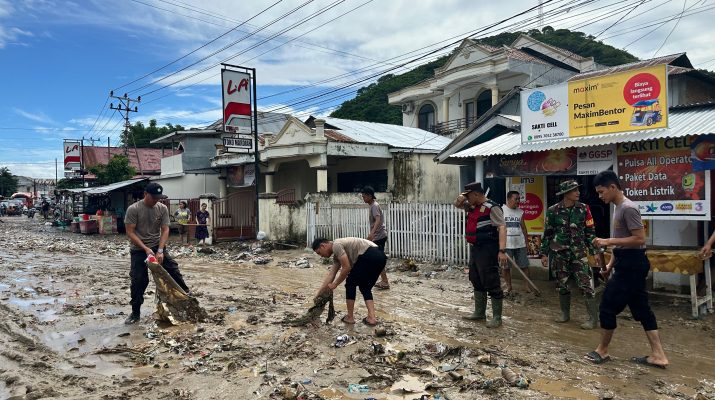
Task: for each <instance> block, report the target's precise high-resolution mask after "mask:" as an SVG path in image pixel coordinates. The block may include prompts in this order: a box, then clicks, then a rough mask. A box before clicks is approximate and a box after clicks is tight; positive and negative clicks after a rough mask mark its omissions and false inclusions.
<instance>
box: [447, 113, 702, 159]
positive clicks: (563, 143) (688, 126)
mask: <svg viewBox="0 0 715 400" xmlns="http://www.w3.org/2000/svg"><path fill="white" fill-rule="evenodd" d="M669 119H670V121H669V125H670V126H669V127H668V128H663V129H653V130H645V131H632V132H622V133H612V134H607V135H596V136H581V137H574V138H568V139H559V140H544V141H539V142H534V143H525V144H522V143H521V133H518V132H515V133H508V134H505V135H501V136H499V137H496V138H494V139H492V140H490V141H488V142H485V143H482V144H479V145H477V146H474V147H470V148H468V149H465V150H462V151H460V152H457V153H454V154H453V155H452V156H451V157H455V158H471V157H477V156H481V157H486V156H492V155H499V154H503V155H510V154H521V153H527V152H531V151H545V150H556V149H566V148H570V147H590V146H600V145H606V144H614V143H621V142H638V141H642V140H653V139H662V138H667V137H682V136H688V135H702V134H707V133H715V107H707V108H705V107H703V108H685V109H676V110H671V111H670V115H669Z"/></svg>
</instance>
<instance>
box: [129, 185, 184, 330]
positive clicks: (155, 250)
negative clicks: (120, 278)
mask: <svg viewBox="0 0 715 400" xmlns="http://www.w3.org/2000/svg"><path fill="white" fill-rule="evenodd" d="M163 192H164V189H163V188H162V187H161V185H159V184H158V183H154V182H152V183H150V184H148V185H147V186H146V188H145V189H144V198H143V199H141V200H139V201H137V202H136V203H134V204H132V205H131V206H129V208H127V213H126V215H125V217H124V226H125V227H126V230H127V237H129V240H130V249H131V251H130V256H131V269H130V271H129V277H130V278H131V285H130V292H131V301H130V304H131V305H132V313H131V314H130V315H129V317H128V318H127V319H126V321H124V323H125V324H133V323H135V322H137V321H139V317H140V316H141V305H142V303H144V292H145V291H146V288H147V286H148V285H149V273H148V271H147V266H146V264H145V260H146V259H147V258H148V257H149V256H154V257H156V260H157V262H158V263H159V264H161V266H162V267H164V269H165V270H166V272H168V273H169V275H171V277H172V278H173V279H174V281H176V283H177V284H178V285H179V286H180V287H181V288H182V289H183V290H184V291H185V292H187V293H189V288H188V287H187V286H186V283H184V278H183V277H182V276H181V272H180V271H179V265H178V264H177V263H176V262H175V261H174V260H173V259H172V258H171V257H169V254H168V252H167V251H166V242H167V241H168V240H169V210H168V209H167V208H166V206H165V205H163V204H161V203H159V200H160V199H165V198H166V195H164V193H163Z"/></svg>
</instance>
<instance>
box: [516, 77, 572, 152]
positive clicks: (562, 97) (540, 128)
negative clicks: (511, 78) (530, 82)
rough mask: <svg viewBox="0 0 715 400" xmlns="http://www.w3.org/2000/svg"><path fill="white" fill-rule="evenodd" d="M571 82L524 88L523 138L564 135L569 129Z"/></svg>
mask: <svg viewBox="0 0 715 400" xmlns="http://www.w3.org/2000/svg"><path fill="white" fill-rule="evenodd" d="M567 87H568V84H566V83H563V84H560V85H554V86H545V87H540V88H538V89H528V90H524V91H522V92H521V98H520V102H521V104H520V107H521V110H522V111H521V142H522V143H527V142H537V141H540V140H551V139H563V138H567V137H568V132H569V130H568V129H569V108H568V94H567V92H566V91H567Z"/></svg>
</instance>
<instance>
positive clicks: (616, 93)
mask: <svg viewBox="0 0 715 400" xmlns="http://www.w3.org/2000/svg"><path fill="white" fill-rule="evenodd" d="M667 83H668V80H667V75H666V65H665V64H663V65H657V66H654V67H646V68H639V69H636V70H632V71H626V72H621V73H617V74H611V75H606V76H599V77H595V78H590V79H584V80H577V81H573V82H569V83H568V107H569V136H570V137H580V136H591V135H601V134H606V133H617V132H629V131H639V130H646V129H658V128H667V127H668V112H667V110H668V104H667V101H668V91H667Z"/></svg>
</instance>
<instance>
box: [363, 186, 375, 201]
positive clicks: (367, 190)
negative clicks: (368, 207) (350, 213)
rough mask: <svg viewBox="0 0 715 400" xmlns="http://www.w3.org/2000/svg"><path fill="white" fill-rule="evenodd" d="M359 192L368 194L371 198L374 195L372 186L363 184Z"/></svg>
mask: <svg viewBox="0 0 715 400" xmlns="http://www.w3.org/2000/svg"><path fill="white" fill-rule="evenodd" d="M360 193H362V194H367V195H370V196H372V197H373V198H374V197H375V189H373V188H372V186H365V187H364V188H362V191H361V192H360Z"/></svg>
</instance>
